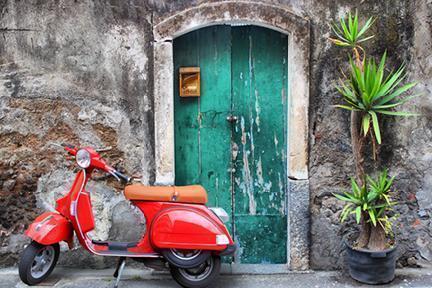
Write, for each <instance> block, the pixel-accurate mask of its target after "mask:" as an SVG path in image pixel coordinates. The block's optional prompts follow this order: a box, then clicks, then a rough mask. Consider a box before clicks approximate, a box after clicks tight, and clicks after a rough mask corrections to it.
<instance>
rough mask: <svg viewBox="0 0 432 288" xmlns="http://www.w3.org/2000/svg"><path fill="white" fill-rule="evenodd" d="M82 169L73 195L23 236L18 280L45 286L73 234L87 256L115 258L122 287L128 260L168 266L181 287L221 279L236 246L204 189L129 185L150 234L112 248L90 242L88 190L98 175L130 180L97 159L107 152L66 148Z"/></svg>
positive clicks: (221, 213) (106, 243)
mask: <svg viewBox="0 0 432 288" xmlns="http://www.w3.org/2000/svg"><path fill="white" fill-rule="evenodd" d="M62 146H63V147H64V149H65V150H66V151H67V152H68V153H69V154H70V155H71V156H73V157H75V159H76V163H77V164H78V166H79V167H80V168H81V170H79V172H78V173H77V174H76V178H75V181H74V183H73V185H72V188H71V189H70V191H69V193H67V194H66V196H64V197H63V198H60V199H58V200H57V206H56V211H54V212H45V213H43V214H42V215H40V216H39V217H37V218H36V220H35V221H34V222H33V223H32V224H31V225H30V227H29V228H28V229H27V230H26V232H25V234H26V235H27V236H29V237H30V238H31V239H33V241H32V242H31V244H30V245H28V246H27V247H26V248H25V250H24V251H23V253H22V255H21V259H20V262H19V275H20V278H21V280H22V281H23V282H24V283H26V284H28V285H36V284H38V283H40V282H42V281H43V280H44V279H45V278H46V277H48V276H49V274H50V273H51V272H52V270H53V269H54V267H55V265H56V263H57V260H58V257H59V252H60V249H59V242H61V241H65V242H66V243H68V245H69V248H72V247H73V235H74V232H75V234H76V236H77V238H78V240H79V242H80V244H81V245H82V246H83V247H84V248H85V249H87V250H88V251H89V252H91V253H93V254H96V255H101V256H116V257H120V258H119V264H118V265H117V269H116V271H115V273H114V277H116V278H117V279H116V283H115V287H117V286H118V283H119V280H120V277H121V273H122V271H123V268H124V266H125V260H126V258H132V259H134V260H137V261H140V262H143V263H144V264H145V265H147V266H149V267H151V268H164V267H166V266H167V265H166V264H169V267H170V271H171V275H172V276H173V278H174V279H175V280H176V281H177V282H178V283H179V284H180V285H181V286H183V287H190V288H199V287H207V286H208V285H209V284H210V283H211V282H212V281H213V280H214V279H215V277H216V276H217V275H218V274H219V270H220V256H224V255H232V254H233V253H234V252H235V250H236V245H235V243H234V242H233V240H232V238H231V236H230V235H229V232H228V230H227V228H226V227H225V225H224V224H223V223H224V222H226V221H228V215H227V213H226V212H225V211H224V210H223V209H221V208H207V207H206V206H205V203H206V202H207V193H206V191H205V190H204V188H203V187H202V186H199V185H193V186H183V187H176V186H157V187H149V186H144V185H141V184H131V185H128V186H126V187H125V190H124V195H125V197H126V199H128V200H130V201H131V202H132V203H133V204H134V205H135V206H137V207H138V208H139V209H140V210H141V211H142V212H143V213H144V216H145V218H146V231H145V233H144V235H143V236H142V238H141V240H139V241H138V242H110V241H98V240H94V239H91V238H90V237H89V235H88V232H90V231H91V230H93V229H94V227H95V223H94V217H93V212H92V205H91V201H90V193H89V191H87V190H86V189H85V187H86V184H87V182H88V180H89V179H90V177H91V174H92V172H93V171H94V170H96V169H97V170H101V171H105V172H107V173H109V174H111V175H112V176H113V177H115V178H116V179H117V180H119V181H123V182H125V183H130V182H131V178H129V177H127V176H125V175H123V174H122V173H120V172H118V171H116V170H115V169H114V168H113V167H110V166H109V165H107V164H106V163H105V161H104V160H103V159H102V158H101V156H100V155H99V153H100V152H103V151H107V149H99V150H97V149H96V150H95V149H92V148H91V147H84V148H81V149H78V148H77V147H74V146H72V145H67V144H62Z"/></svg>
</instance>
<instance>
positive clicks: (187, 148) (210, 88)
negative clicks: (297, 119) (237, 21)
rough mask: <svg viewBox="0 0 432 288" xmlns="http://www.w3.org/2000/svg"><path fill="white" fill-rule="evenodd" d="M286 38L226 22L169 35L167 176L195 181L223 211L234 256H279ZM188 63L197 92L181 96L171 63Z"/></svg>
mask: <svg viewBox="0 0 432 288" xmlns="http://www.w3.org/2000/svg"><path fill="white" fill-rule="evenodd" d="M287 44H288V40H287V36H286V35H283V34H281V33H279V32H276V31H273V30H270V29H266V28H261V27H256V26H236V27H231V26H227V25H221V26H211V27H207V28H203V29H200V30H197V31H194V32H191V33H188V34H186V35H184V36H181V37H179V38H177V39H175V41H174V68H175V72H174V73H175V76H174V79H175V84H174V87H175V93H174V107H175V114H174V115H175V116H174V121H175V175H176V176H175V177H176V178H175V182H176V185H188V184H195V183H198V184H201V185H203V186H204V187H205V188H206V189H207V192H208V194H209V205H210V206H220V207H222V208H224V209H225V210H226V211H227V212H228V213H229V214H230V215H231V221H230V223H229V224H228V226H229V228H230V229H231V232H232V233H233V234H234V237H235V240H236V241H237V242H239V244H240V246H241V249H240V251H239V253H238V255H237V256H236V257H237V258H236V259H235V261H236V262H241V263H286V262H287V216H286V215H287V211H286V207H287V205H286V199H287V197H286V191H287V189H286V185H287V181H286V167H287V162H286V151H287V149H286V148H287V147H286V146H287V141H286V135H287V131H286V127H287V119H286V114H287V113H286V111H287V97H286V91H287V85H288V83H287V73H288V72H287V68H288V63H287ZM190 66H199V67H200V68H201V97H190V98H182V97H179V92H178V87H179V83H178V71H179V68H180V67H190ZM229 116H234V117H237V121H227V117H229Z"/></svg>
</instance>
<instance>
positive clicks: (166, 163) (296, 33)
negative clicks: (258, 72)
mask: <svg viewBox="0 0 432 288" xmlns="http://www.w3.org/2000/svg"><path fill="white" fill-rule="evenodd" d="M155 22H156V24H155V25H154V27H153V36H154V44H153V45H154V47H153V57H154V67H153V71H154V91H153V92H154V127H155V130H154V131H155V134H154V137H155V139H154V140H155V142H154V143H155V166H156V167H155V168H156V172H155V174H156V175H155V176H156V181H155V182H156V184H160V185H172V184H174V176H175V171H174V159H175V158H174V153H175V151H174V101H173V100H174V78H173V77H174V67H173V66H174V58H173V45H172V40H173V39H174V38H176V37H179V36H181V35H183V34H186V33H188V32H190V31H193V30H197V29H200V28H203V27H206V26H211V25H221V24H235V23H245V24H248V25H256V26H263V27H266V28H269V29H273V30H276V31H279V32H281V33H284V34H286V35H287V36H288V91H287V92H288V93H287V95H288V98H287V99H288V103H289V104H288V117H287V118H288V120H287V121H288V123H287V125H288V135H287V136H288V137H287V139H288V141H287V145H288V147H287V151H288V157H287V165H288V169H287V174H288V179H287V183H288V190H287V198H288V199H287V202H288V203H287V204H288V215H287V216H288V220H287V222H288V224H287V225H288V227H287V231H288V235H287V236H288V237H287V241H288V243H287V250H288V251H287V252H288V254H287V255H288V260H287V264H285V265H270V266H271V267H272V268H271V269H269V271H272V272H278V273H280V272H283V271H288V270H307V269H309V246H310V245H309V230H310V223H309V222H310V221H309V219H310V211H309V198H310V197H309V180H308V134H309V128H308V124H309V123H308V121H309V119H308V110H309V66H310V63H309V56H310V54H309V49H310V24H309V21H308V20H307V19H305V18H302V17H300V16H298V15H296V14H294V13H293V12H291V11H289V10H287V9H285V8H283V7H280V6H274V5H268V4H261V3H251V2H237V1H236V2H233V1H224V2H213V3H206V4H202V5H199V6H194V7H191V8H189V9H186V10H183V11H181V12H179V13H176V14H174V15H170V16H167V17H164V18H162V19H157V20H156V21H155ZM294 83H295V85H294ZM290 199H293V200H294V199H295V201H290ZM245 266H247V268H245ZM276 266H280V267H276ZM254 267H256V269H257V272H260V271H261V272H262V271H263V267H262V265H251V264H237V265H231V267H229V268H228V269H229V271H230V272H233V273H236V272H239V273H241V272H242V271H249V272H250V271H252V270H254ZM264 271H265V269H264Z"/></svg>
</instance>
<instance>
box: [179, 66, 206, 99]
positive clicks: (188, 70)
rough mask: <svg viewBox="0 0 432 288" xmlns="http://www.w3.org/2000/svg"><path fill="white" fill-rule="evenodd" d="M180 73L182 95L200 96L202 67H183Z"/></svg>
mask: <svg viewBox="0 0 432 288" xmlns="http://www.w3.org/2000/svg"><path fill="white" fill-rule="evenodd" d="M179 74H180V75H179V77H180V80H179V83H180V97H199V96H200V90H201V89H200V84H201V83H200V81H201V77H200V67H181V68H180V70H179Z"/></svg>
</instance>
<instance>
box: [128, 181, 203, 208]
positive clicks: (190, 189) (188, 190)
mask: <svg viewBox="0 0 432 288" xmlns="http://www.w3.org/2000/svg"><path fill="white" fill-rule="evenodd" d="M124 195H125V197H126V198H127V199H129V200H142V201H161V202H181V203H198V204H205V203H207V192H206V191H205V189H204V187H202V186H201V185H190V186H144V185H141V184H133V185H128V186H126V188H125V191H124Z"/></svg>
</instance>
